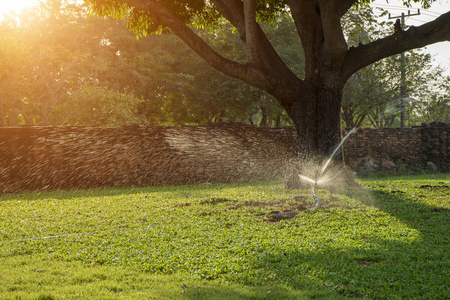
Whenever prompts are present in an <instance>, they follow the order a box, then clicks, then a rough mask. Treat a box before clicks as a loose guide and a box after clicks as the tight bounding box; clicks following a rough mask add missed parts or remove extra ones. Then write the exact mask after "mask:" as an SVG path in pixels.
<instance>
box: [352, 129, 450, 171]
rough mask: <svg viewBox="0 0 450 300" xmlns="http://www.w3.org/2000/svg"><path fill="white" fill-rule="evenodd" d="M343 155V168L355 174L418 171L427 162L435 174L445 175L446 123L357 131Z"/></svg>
mask: <svg viewBox="0 0 450 300" xmlns="http://www.w3.org/2000/svg"><path fill="white" fill-rule="evenodd" d="M346 132H348V130H346V131H345V132H344V133H346ZM344 153H345V154H344V157H345V161H346V163H347V165H349V166H351V167H353V168H356V169H357V170H364V169H366V171H377V170H381V171H386V170H392V171H399V172H401V171H420V170H425V169H427V163H428V166H429V165H430V164H429V163H430V162H431V163H433V164H434V165H435V166H436V168H437V170H438V171H441V172H449V171H450V166H449V163H450V123H444V122H435V123H431V124H424V125H422V126H418V127H413V128H360V129H358V131H357V132H356V134H355V135H354V136H353V137H351V138H349V139H348V141H347V142H346V144H345V146H344ZM370 162H372V163H370ZM371 165H372V166H371ZM371 168H372V169H373V170H371Z"/></svg>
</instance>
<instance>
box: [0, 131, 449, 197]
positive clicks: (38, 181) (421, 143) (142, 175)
mask: <svg viewBox="0 0 450 300" xmlns="http://www.w3.org/2000/svg"><path fill="white" fill-rule="evenodd" d="M449 127H450V124H447V123H433V124H430V125H425V126H422V127H415V128H404V129H394V128H384V129H374V128H366V129H359V130H358V131H357V132H356V133H355V134H354V135H353V136H352V137H351V138H349V139H348V141H347V142H346V144H345V146H344V152H345V154H344V157H345V161H346V163H347V164H348V165H349V166H351V167H353V168H356V169H359V170H361V166H363V165H364V164H365V162H367V161H368V160H372V161H373V166H371V168H373V169H375V170H394V171H398V170H399V169H404V170H419V169H420V170H421V169H425V168H426V166H427V162H433V163H434V164H435V165H436V167H437V169H438V170H439V171H443V172H448V171H450V168H449V159H450V158H449V153H450V148H449V147H450V135H449ZM295 144H296V142H295V132H294V130H293V129H292V128H286V129H270V128H260V127H255V126H242V125H240V126H238V125H220V126H184V127H153V126H124V127H115V128H91V127H76V126H51V127H38V126H24V127H15V128H0V192H17V191H23V190H37V189H71V188H92V187H101V186H146V185H166V184H167V185H168V184H194V183H205V182H238V181H249V180H265V179H269V178H282V177H283V176H284V175H286V174H287V173H288V172H289V170H288V169H289V168H290V167H292V161H293V160H294V158H295V150H294V145H295ZM389 162H392V163H393V164H395V167H394V166H393V165H392V164H391V163H389Z"/></svg>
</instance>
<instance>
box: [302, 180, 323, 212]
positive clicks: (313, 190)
mask: <svg viewBox="0 0 450 300" xmlns="http://www.w3.org/2000/svg"><path fill="white" fill-rule="evenodd" d="M298 176H299V177H300V179H303V180H305V181H308V182H309V183H311V184H312V200H313V207H312V208H311V209H310V210H309V211H310V212H313V211H315V210H316V209H317V208H318V207H319V205H320V198H319V197H318V196H317V195H316V188H317V182H318V180H312V179H311V178H309V177H306V176H304V175H301V174H298ZM314 204H315V205H314Z"/></svg>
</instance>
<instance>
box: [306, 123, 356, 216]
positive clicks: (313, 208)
mask: <svg viewBox="0 0 450 300" xmlns="http://www.w3.org/2000/svg"><path fill="white" fill-rule="evenodd" d="M356 130H357V128H356V127H355V128H353V129H352V130H350V132H349V133H347V135H346V136H345V137H344V138H343V139H342V140H341V142H340V143H339V144H338V145H337V146H336V148H334V151H333V152H332V153H331V155H330V156H329V158H328V160H327V161H326V162H325V164H324V165H323V167H322V168H321V169H320V170H319V171H318V172H317V174H316V177H315V178H316V180H313V179H311V178H309V177H307V176H304V175H301V174H298V176H299V177H300V179H302V180H305V181H308V182H309V183H311V184H312V200H313V207H312V208H311V209H310V210H309V211H310V212H313V211H315V210H316V209H317V208H318V207H319V206H320V198H319V197H318V196H317V195H316V188H317V184H318V182H319V181H321V179H322V175H323V174H324V173H325V170H326V169H327V167H328V164H329V163H330V162H331V160H332V159H333V157H334V155H335V154H336V153H337V152H338V150H339V149H340V148H341V146H342V145H343V144H344V142H345V140H346V139H347V138H348V137H349V136H350V135H352V134H354V133H355V132H356ZM316 201H317V203H316ZM314 204H315V205H314Z"/></svg>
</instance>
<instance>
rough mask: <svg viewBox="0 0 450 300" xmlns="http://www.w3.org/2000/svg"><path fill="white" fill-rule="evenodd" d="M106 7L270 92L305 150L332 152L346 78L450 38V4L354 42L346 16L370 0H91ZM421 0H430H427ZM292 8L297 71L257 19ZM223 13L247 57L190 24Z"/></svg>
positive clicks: (214, 20) (100, 9)
mask: <svg viewBox="0 0 450 300" xmlns="http://www.w3.org/2000/svg"><path fill="white" fill-rule="evenodd" d="M85 1H86V2H90V3H91V5H92V7H93V11H94V12H95V13H97V14H100V15H114V16H116V17H123V16H126V15H128V18H129V19H128V20H129V22H128V24H129V26H130V27H131V28H132V29H134V30H136V31H140V32H143V33H144V34H145V33H147V32H153V31H165V30H167V29H170V31H171V32H173V33H175V34H176V35H177V36H178V37H179V38H181V39H182V40H183V41H184V42H185V43H186V44H187V45H188V46H189V47H190V48H192V49H193V50H194V51H195V52H196V53H197V54H198V55H200V56H201V57H202V58H203V59H204V60H206V61H207V62H208V63H209V64H210V65H211V66H213V67H214V68H216V69H217V70H219V71H221V72H223V73H225V74H227V75H229V76H232V77H235V78H238V79H241V80H243V81H245V82H247V83H249V84H251V85H253V86H255V87H258V88H260V89H262V90H264V91H266V92H268V93H270V94H272V95H273V96H274V97H275V98H276V99H277V100H278V101H279V102H280V104H281V105H282V106H283V108H284V109H285V110H286V112H287V113H288V115H289V116H290V117H291V119H292V121H293V123H294V124H295V127H296V129H297V134H298V141H299V150H300V153H303V154H305V155H310V154H325V155H327V154H329V153H330V151H331V150H332V148H333V147H334V146H335V145H336V143H337V142H338V141H339V139H340V117H339V114H340V106H341V99H342V92H343V88H344V85H345V83H346V81H347V80H348V78H349V77H350V76H351V75H352V74H353V73H355V72H356V71H358V70H360V69H361V68H363V67H365V66H368V65H370V64H372V63H374V62H376V61H378V60H380V59H382V58H385V57H388V56H391V55H394V54H398V53H401V52H403V51H407V50H410V49H414V48H420V47H423V46H425V45H428V44H432V43H436V42H440V41H447V40H450V12H447V13H444V14H442V15H441V16H440V17H439V18H437V19H435V20H434V21H431V22H429V23H426V24H424V25H422V26H420V27H411V28H410V29H409V30H407V31H402V30H396V31H394V28H392V29H393V30H392V34H390V35H388V36H386V37H384V38H380V39H377V40H375V41H372V42H370V43H367V44H360V45H358V46H356V47H349V45H348V44H347V41H346V39H345V37H344V34H343V29H342V26H341V18H342V17H343V16H344V14H345V13H346V12H347V11H348V10H349V9H350V8H351V7H352V6H354V5H362V4H367V3H368V2H371V0H359V1H358V0H302V1H298V0H297V1H295V0H287V1H286V0H258V1H257V0H243V1H242V0H176V1H172V0H122V1H120V0H85ZM411 2H421V3H422V5H423V6H424V7H427V6H428V5H429V3H430V2H432V1H429V0H405V1H404V3H405V4H406V5H408V4H410V3H411ZM283 12H284V13H289V14H290V15H291V16H292V18H293V20H294V23H295V26H296V29H297V33H298V35H299V37H300V40H301V43H302V46H303V51H304V55H305V66H304V70H305V75H304V77H303V78H299V77H298V76H297V75H295V73H294V72H293V71H292V70H291V69H290V68H289V67H288V66H287V64H286V63H285V62H284V61H283V60H282V59H281V58H280V56H279V55H278V53H277V52H276V51H275V48H274V46H273V45H272V44H271V43H270V41H269V39H268V38H267V36H266V34H265V33H264V31H263V30H262V29H261V27H260V25H259V24H258V21H259V20H267V19H271V18H273V19H275V18H276V16H277V15H279V14H280V13H283ZM221 17H223V18H224V19H226V20H227V21H228V22H230V23H231V24H232V25H233V26H234V27H235V28H236V29H237V30H238V32H239V33H240V38H241V40H242V41H243V42H244V44H245V46H246V53H247V57H246V61H236V60H233V59H230V58H227V57H225V56H223V55H221V54H220V53H219V52H217V51H216V50H214V49H213V48H211V47H210V46H209V45H208V44H207V43H206V42H205V41H204V40H202V39H201V38H200V37H199V36H198V35H197V34H195V32H194V31H193V30H191V26H192V25H197V26H204V25H211V24H213V25H214V24H218V23H220V22H221V20H222V19H221Z"/></svg>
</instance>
